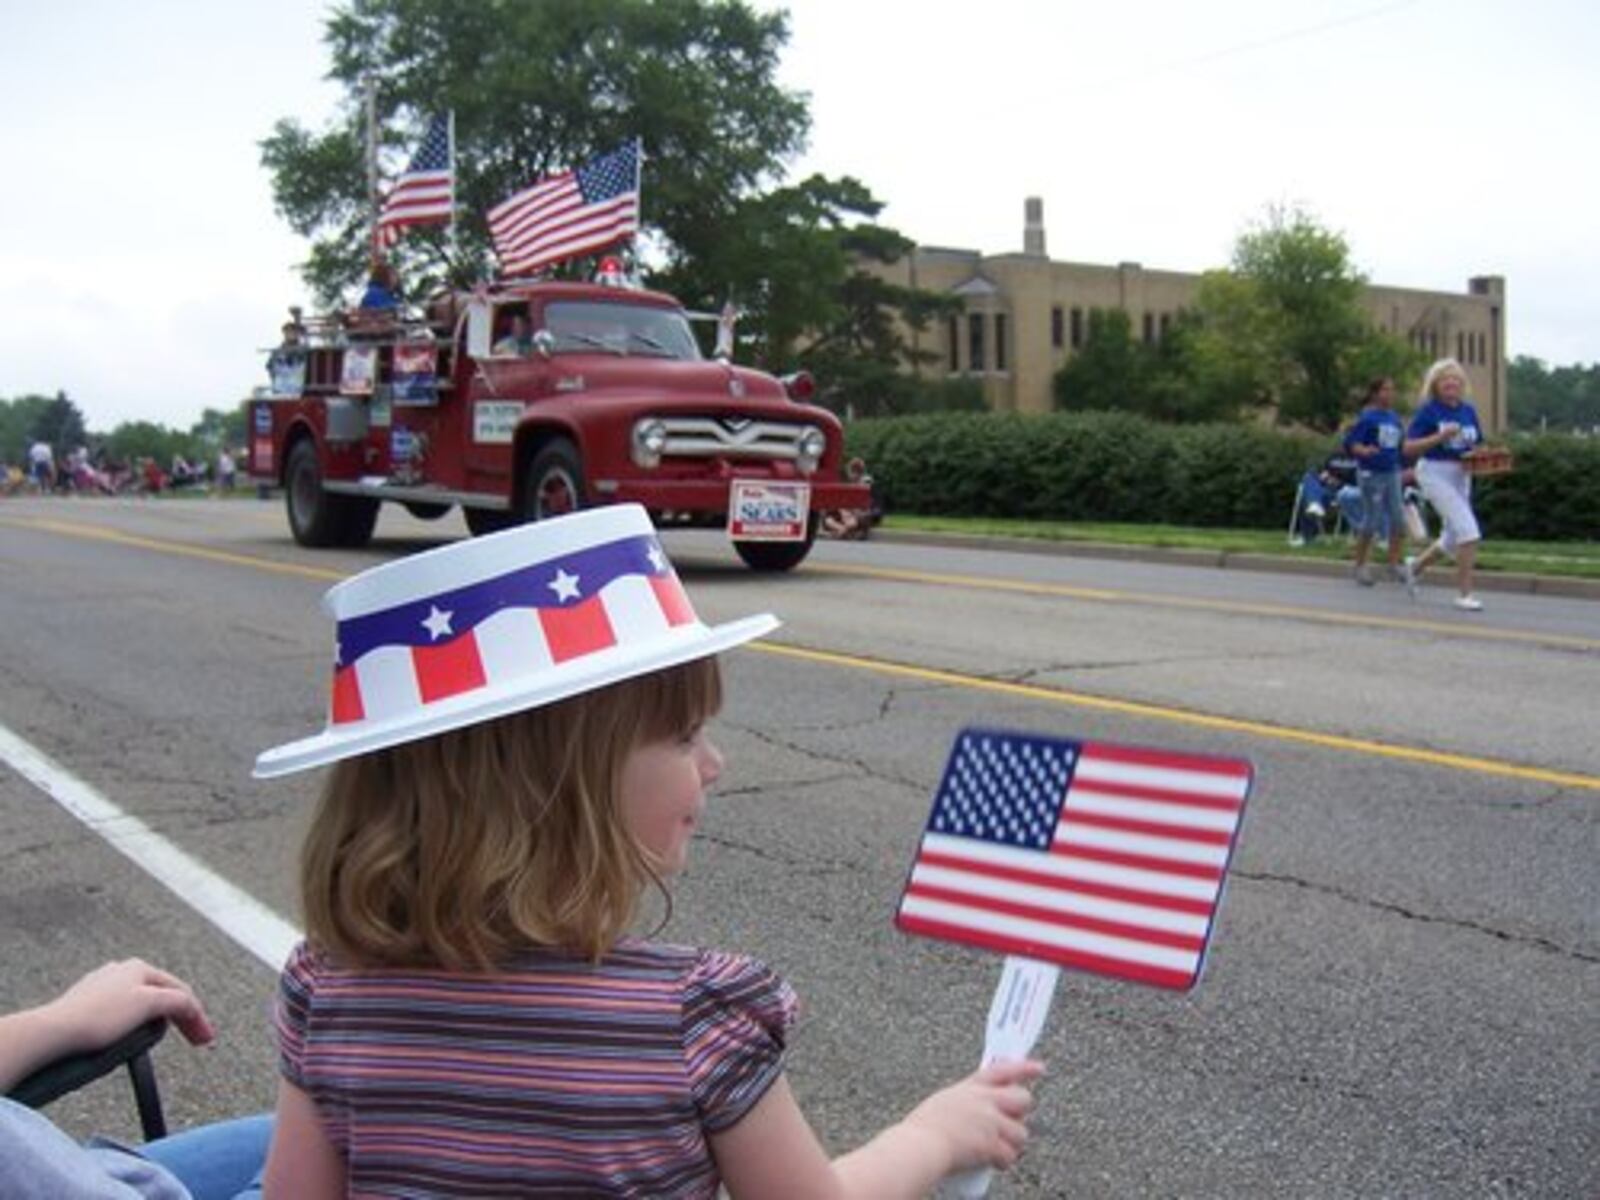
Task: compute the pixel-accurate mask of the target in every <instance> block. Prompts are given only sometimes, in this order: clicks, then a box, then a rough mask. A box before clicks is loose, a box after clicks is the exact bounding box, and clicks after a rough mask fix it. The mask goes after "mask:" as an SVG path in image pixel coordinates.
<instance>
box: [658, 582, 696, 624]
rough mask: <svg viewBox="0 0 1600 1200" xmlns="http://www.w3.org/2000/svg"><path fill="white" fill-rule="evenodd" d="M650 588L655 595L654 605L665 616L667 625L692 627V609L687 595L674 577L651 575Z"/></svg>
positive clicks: (693, 616)
mask: <svg viewBox="0 0 1600 1200" xmlns="http://www.w3.org/2000/svg"><path fill="white" fill-rule="evenodd" d="M650 587H651V589H652V590H653V591H654V592H655V594H656V603H657V604H659V605H661V611H662V612H663V613H664V614H665V615H666V618H667V624H668V625H693V624H694V623H695V615H694V608H693V607H692V606H691V605H690V603H689V593H688V592H686V591H684V590H683V584H681V583H679V582H678V577H677V576H676V575H652V576H650Z"/></svg>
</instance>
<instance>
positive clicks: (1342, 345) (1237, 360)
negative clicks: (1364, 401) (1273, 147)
mask: <svg viewBox="0 0 1600 1200" xmlns="http://www.w3.org/2000/svg"><path fill="white" fill-rule="evenodd" d="M1365 283H1366V280H1365V278H1364V277H1363V276H1362V275H1361V274H1360V273H1359V272H1357V271H1356V270H1355V269H1354V267H1353V266H1352V265H1351V263H1350V251H1349V247H1348V246H1347V245H1346V243H1345V240H1344V238H1343V237H1341V236H1340V235H1339V234H1337V233H1333V232H1331V231H1329V230H1326V229H1323V228H1322V227H1321V226H1320V225H1318V224H1317V223H1316V221H1315V220H1314V219H1313V218H1312V217H1311V216H1310V215H1308V214H1307V213H1305V212H1303V211H1301V210H1299V209H1281V208H1274V209H1271V210H1269V212H1268V215H1267V218H1266V220H1265V221H1264V222H1263V223H1261V224H1260V225H1257V226H1256V227H1255V228H1253V229H1251V230H1249V231H1248V232H1246V233H1245V234H1244V235H1242V236H1241V237H1240V238H1239V240H1238V242H1237V243H1236V245H1235V247H1234V253H1233V261H1232V264H1231V266H1230V268H1229V269H1228V270H1227V271H1226V272H1211V273H1208V274H1207V275H1206V277H1205V278H1204V279H1202V281H1201V286H1200V290H1199V294H1198V296H1197V300H1196V308H1197V310H1198V313H1199V317H1200V328H1199V331H1198V333H1197V336H1196V343H1197V346H1196V350H1197V353H1198V354H1199V355H1200V357H1201V359H1202V360H1203V361H1205V362H1206V363H1207V364H1209V369H1210V370H1211V371H1213V372H1214V374H1215V377H1216V379H1217V380H1218V381H1223V382H1226V383H1227V384H1228V385H1229V386H1233V387H1237V388H1239V389H1240V395H1239V400H1240V402H1241V403H1247V404H1249V403H1260V402H1269V403H1272V404H1275V405H1276V407H1277V411H1278V418H1279V420H1281V421H1286V422H1298V423H1303V424H1307V425H1310V426H1312V427H1313V428H1317V429H1329V430H1331V429H1333V428H1335V427H1337V425H1338V424H1339V421H1340V418H1341V417H1342V415H1343V414H1344V413H1346V412H1348V411H1350V410H1351V409H1352V408H1353V407H1354V406H1355V405H1356V403H1357V401H1358V397H1359V395H1360V391H1361V385H1362V384H1363V383H1364V382H1365V381H1366V380H1367V379H1368V378H1371V377H1372V376H1375V375H1394V376H1397V377H1399V378H1402V379H1404V378H1406V377H1408V376H1410V375H1411V374H1413V373H1414V372H1415V370H1416V369H1417V367H1418V366H1419V365H1420V359H1419V356H1418V355H1417V354H1416V352H1414V351H1413V350H1411V349H1410V348H1409V347H1408V346H1406V345H1405V343H1404V342H1402V341H1401V340H1400V339H1398V338H1396V337H1393V336H1392V335H1390V334H1388V333H1385V332H1384V331H1382V330H1380V329H1378V328H1377V327H1376V326H1375V325H1374V324H1373V323H1372V321H1371V320H1370V318H1368V316H1367V315H1366V312H1365V311H1364V310H1363V309H1362V307H1361V294H1362V288H1363V287H1364V285H1365Z"/></svg>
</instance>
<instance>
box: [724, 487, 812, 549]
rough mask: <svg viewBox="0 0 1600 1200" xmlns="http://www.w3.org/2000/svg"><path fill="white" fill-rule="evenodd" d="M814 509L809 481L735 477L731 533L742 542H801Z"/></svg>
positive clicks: (730, 496)
mask: <svg viewBox="0 0 1600 1200" xmlns="http://www.w3.org/2000/svg"><path fill="white" fill-rule="evenodd" d="M810 511H811V485H810V484H809V483H767V482H765V481H763V480H759V479H736V480H734V481H733V486H732V487H731V489H730V490H729V493H728V536H729V537H731V538H737V539H738V540H739V541H741V542H799V541H804V540H805V536H806V520H807V518H808V516H809V515H810Z"/></svg>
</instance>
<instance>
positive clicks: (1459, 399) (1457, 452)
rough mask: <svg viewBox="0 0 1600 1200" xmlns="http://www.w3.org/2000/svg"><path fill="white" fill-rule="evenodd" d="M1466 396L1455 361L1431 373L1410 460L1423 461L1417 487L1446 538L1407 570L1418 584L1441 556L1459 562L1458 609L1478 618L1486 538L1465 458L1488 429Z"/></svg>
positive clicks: (1411, 434) (1408, 447)
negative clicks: (1475, 579) (1481, 547)
mask: <svg viewBox="0 0 1600 1200" xmlns="http://www.w3.org/2000/svg"><path fill="white" fill-rule="evenodd" d="M1466 396H1467V373H1466V372H1465V371H1463V370H1462V369H1461V364H1460V363H1458V362H1457V361H1456V360H1455V359H1453V358H1443V359H1440V360H1439V361H1438V362H1436V363H1434V364H1433V366H1431V367H1429V368H1428V374H1427V376H1426V377H1425V378H1424V379H1423V381H1422V395H1421V397H1420V398H1419V399H1420V404H1421V407H1420V408H1418V409H1417V413H1416V415H1415V416H1413V417H1412V418H1411V427H1410V428H1409V429H1408V430H1406V441H1405V454H1406V457H1407V458H1417V459H1418V462H1417V482H1418V483H1419V484H1420V485H1421V487H1422V494H1423V495H1424V496H1426V497H1427V498H1428V503H1429V504H1431V505H1433V509H1434V511H1435V512H1437V513H1438V514H1439V517H1440V519H1441V520H1442V521H1443V522H1444V532H1443V533H1442V534H1440V535H1439V540H1438V541H1436V542H1434V543H1433V545H1431V546H1429V547H1428V548H1427V549H1426V550H1424V551H1423V552H1422V554H1421V555H1420V556H1419V557H1418V558H1417V559H1416V560H1415V561H1414V562H1410V561H1408V566H1409V567H1410V569H1411V577H1412V579H1413V580H1415V578H1416V577H1417V576H1419V575H1421V574H1422V572H1423V571H1424V570H1426V569H1427V567H1428V564H1429V563H1431V562H1433V560H1434V559H1436V558H1438V557H1439V556H1440V555H1441V554H1448V555H1451V556H1452V557H1454V559H1455V560H1456V587H1457V594H1456V600H1455V604H1456V607H1457V608H1460V609H1465V610H1466V611H1467V612H1477V611H1479V610H1480V609H1481V608H1483V601H1481V600H1479V599H1478V598H1477V597H1476V596H1475V595H1473V594H1472V572H1473V567H1474V565H1475V563H1476V561H1477V557H1478V542H1479V540H1480V539H1481V538H1482V537H1483V534H1482V533H1481V532H1480V531H1479V529H1478V518H1477V517H1476V516H1475V515H1474V514H1473V511H1472V476H1470V475H1468V474H1467V469H1466V467H1465V466H1463V465H1462V462H1461V458H1462V456H1463V455H1464V454H1466V453H1467V452H1468V451H1469V450H1472V449H1473V448H1475V447H1476V446H1477V445H1478V443H1479V442H1481V441H1482V440H1483V428H1482V426H1480V425H1479V424H1478V413H1477V410H1476V409H1474V408H1473V407H1472V405H1471V403H1470V402H1469V401H1468V400H1467V398H1466ZM1419 456H1420V457H1419Z"/></svg>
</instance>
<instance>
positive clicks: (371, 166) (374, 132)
mask: <svg viewBox="0 0 1600 1200" xmlns="http://www.w3.org/2000/svg"><path fill="white" fill-rule="evenodd" d="M362 87H363V90H364V91H365V93H366V97H365V99H366V109H367V215H368V217H369V218H370V220H371V231H372V232H371V243H372V257H373V258H374V259H381V258H382V257H383V252H382V250H381V249H380V248H379V246H378V93H377V89H376V87H375V86H374V85H373V82H372V76H371V75H370V74H369V75H367V76H366V78H365V80H364V81H363V84H362Z"/></svg>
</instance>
